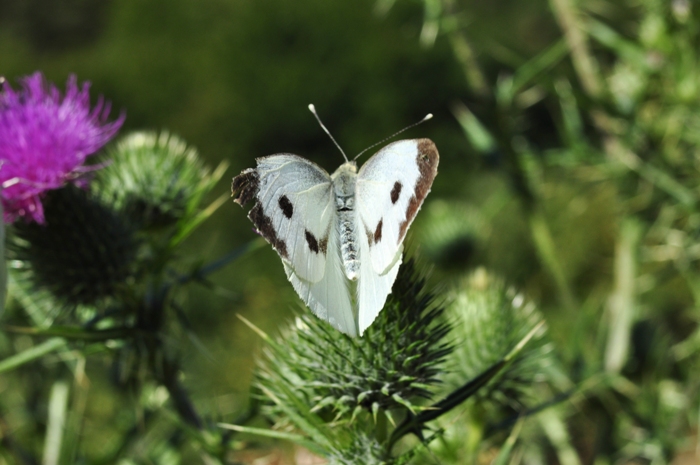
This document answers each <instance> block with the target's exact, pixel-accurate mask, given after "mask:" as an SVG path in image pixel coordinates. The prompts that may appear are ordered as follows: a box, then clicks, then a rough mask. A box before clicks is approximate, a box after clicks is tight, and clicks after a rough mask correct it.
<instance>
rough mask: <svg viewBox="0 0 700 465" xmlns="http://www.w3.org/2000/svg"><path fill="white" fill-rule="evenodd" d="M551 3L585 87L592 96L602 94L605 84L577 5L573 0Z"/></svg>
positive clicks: (559, 0) (556, 0) (557, 0)
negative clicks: (589, 44) (589, 46)
mask: <svg viewBox="0 0 700 465" xmlns="http://www.w3.org/2000/svg"><path fill="white" fill-rule="evenodd" d="M549 3H550V5H551V7H552V10H553V11H554V16H555V17H556V19H557V21H558V22H559V26H560V27H561V29H562V31H563V32H564V38H565V39H566V42H567V44H568V45H569V49H570V50H571V60H572V61H573V64H574V69H575V70H576V73H578V76H579V79H580V80H581V85H582V86H583V89H584V90H585V91H586V93H587V94H588V95H589V96H591V97H594V98H595V97H598V96H600V93H601V91H602V89H603V85H602V82H601V78H600V74H599V73H598V66H597V63H596V61H595V60H594V59H593V56H592V55H591V52H590V50H589V48H588V42H587V41H586V34H585V33H584V30H583V26H582V25H581V21H580V20H579V18H578V12H577V11H576V7H575V6H574V5H573V3H572V0H550V2H549Z"/></svg>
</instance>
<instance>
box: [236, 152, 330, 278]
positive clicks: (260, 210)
mask: <svg viewBox="0 0 700 465" xmlns="http://www.w3.org/2000/svg"><path fill="white" fill-rule="evenodd" d="M231 190H232V193H233V196H234V201H235V202H237V203H239V204H241V205H244V204H245V203H247V202H248V201H250V200H254V201H255V203H254V205H253V208H252V209H251V210H250V212H249V213H248V218H250V220H251V221H252V222H253V224H254V225H255V227H256V228H257V230H258V232H259V233H260V234H261V235H262V236H263V237H264V238H265V239H266V240H267V241H268V242H269V243H270V244H271V245H272V247H273V248H274V249H275V250H276V251H277V253H278V254H279V256H280V258H282V262H283V263H284V265H285V267H288V268H289V269H290V270H291V271H293V272H294V274H295V275H296V276H298V277H299V278H301V279H303V280H304V281H306V282H309V283H315V282H318V281H320V280H322V279H323V277H324V273H325V269H326V261H327V260H326V254H327V253H328V241H329V238H330V234H331V230H332V228H331V225H332V224H333V219H334V218H335V210H334V208H333V202H332V200H333V198H332V188H331V178H330V176H329V175H328V173H326V171H324V170H323V169H322V168H321V167H319V166H318V165H316V164H314V163H312V162H310V161H308V160H306V159H304V158H301V157H298V156H296V155H291V154H280V155H271V156H269V157H262V158H258V159H257V167H256V168H254V169H248V170H245V171H243V172H242V173H241V174H240V175H238V176H236V177H235V178H234V179H233V184H232V186H231Z"/></svg>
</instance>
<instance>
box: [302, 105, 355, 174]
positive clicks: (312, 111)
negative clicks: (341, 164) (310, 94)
mask: <svg viewBox="0 0 700 465" xmlns="http://www.w3.org/2000/svg"><path fill="white" fill-rule="evenodd" d="M309 111H310V112H311V113H313V114H314V116H315V117H316V121H318V124H320V125H321V129H323V130H324V131H326V134H328V137H330V138H331V140H332V141H333V143H334V144H335V146H336V147H338V150H340V153H342V154H343V158H345V162H346V163H347V162H348V157H347V156H346V155H345V152H343V149H342V147H340V144H338V142H336V140H335V138H334V137H333V136H332V135H331V132H330V131H329V130H328V129H327V128H326V127H325V126H324V125H323V123H322V122H321V118H319V117H318V113H316V107H315V106H314V104H313V103H310V104H309Z"/></svg>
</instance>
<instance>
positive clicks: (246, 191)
mask: <svg viewBox="0 0 700 465" xmlns="http://www.w3.org/2000/svg"><path fill="white" fill-rule="evenodd" d="M259 185H260V178H259V177H258V172H257V171H255V170H254V169H253V168H248V169H247V170H244V171H241V174H239V175H238V176H236V177H235V178H233V181H232V182H231V196H232V197H234V199H233V201H234V202H236V203H237V204H239V205H241V206H242V205H245V204H246V203H248V202H249V201H251V200H252V199H253V198H254V197H255V196H256V195H258V186H259Z"/></svg>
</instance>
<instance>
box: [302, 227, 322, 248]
mask: <svg viewBox="0 0 700 465" xmlns="http://www.w3.org/2000/svg"><path fill="white" fill-rule="evenodd" d="M304 233H305V234H306V243H307V244H308V245H309V249H310V250H311V251H312V252H313V253H318V250H319V248H318V241H317V240H316V236H314V235H313V234H312V233H311V232H309V230H308V229H305V230H304Z"/></svg>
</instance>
